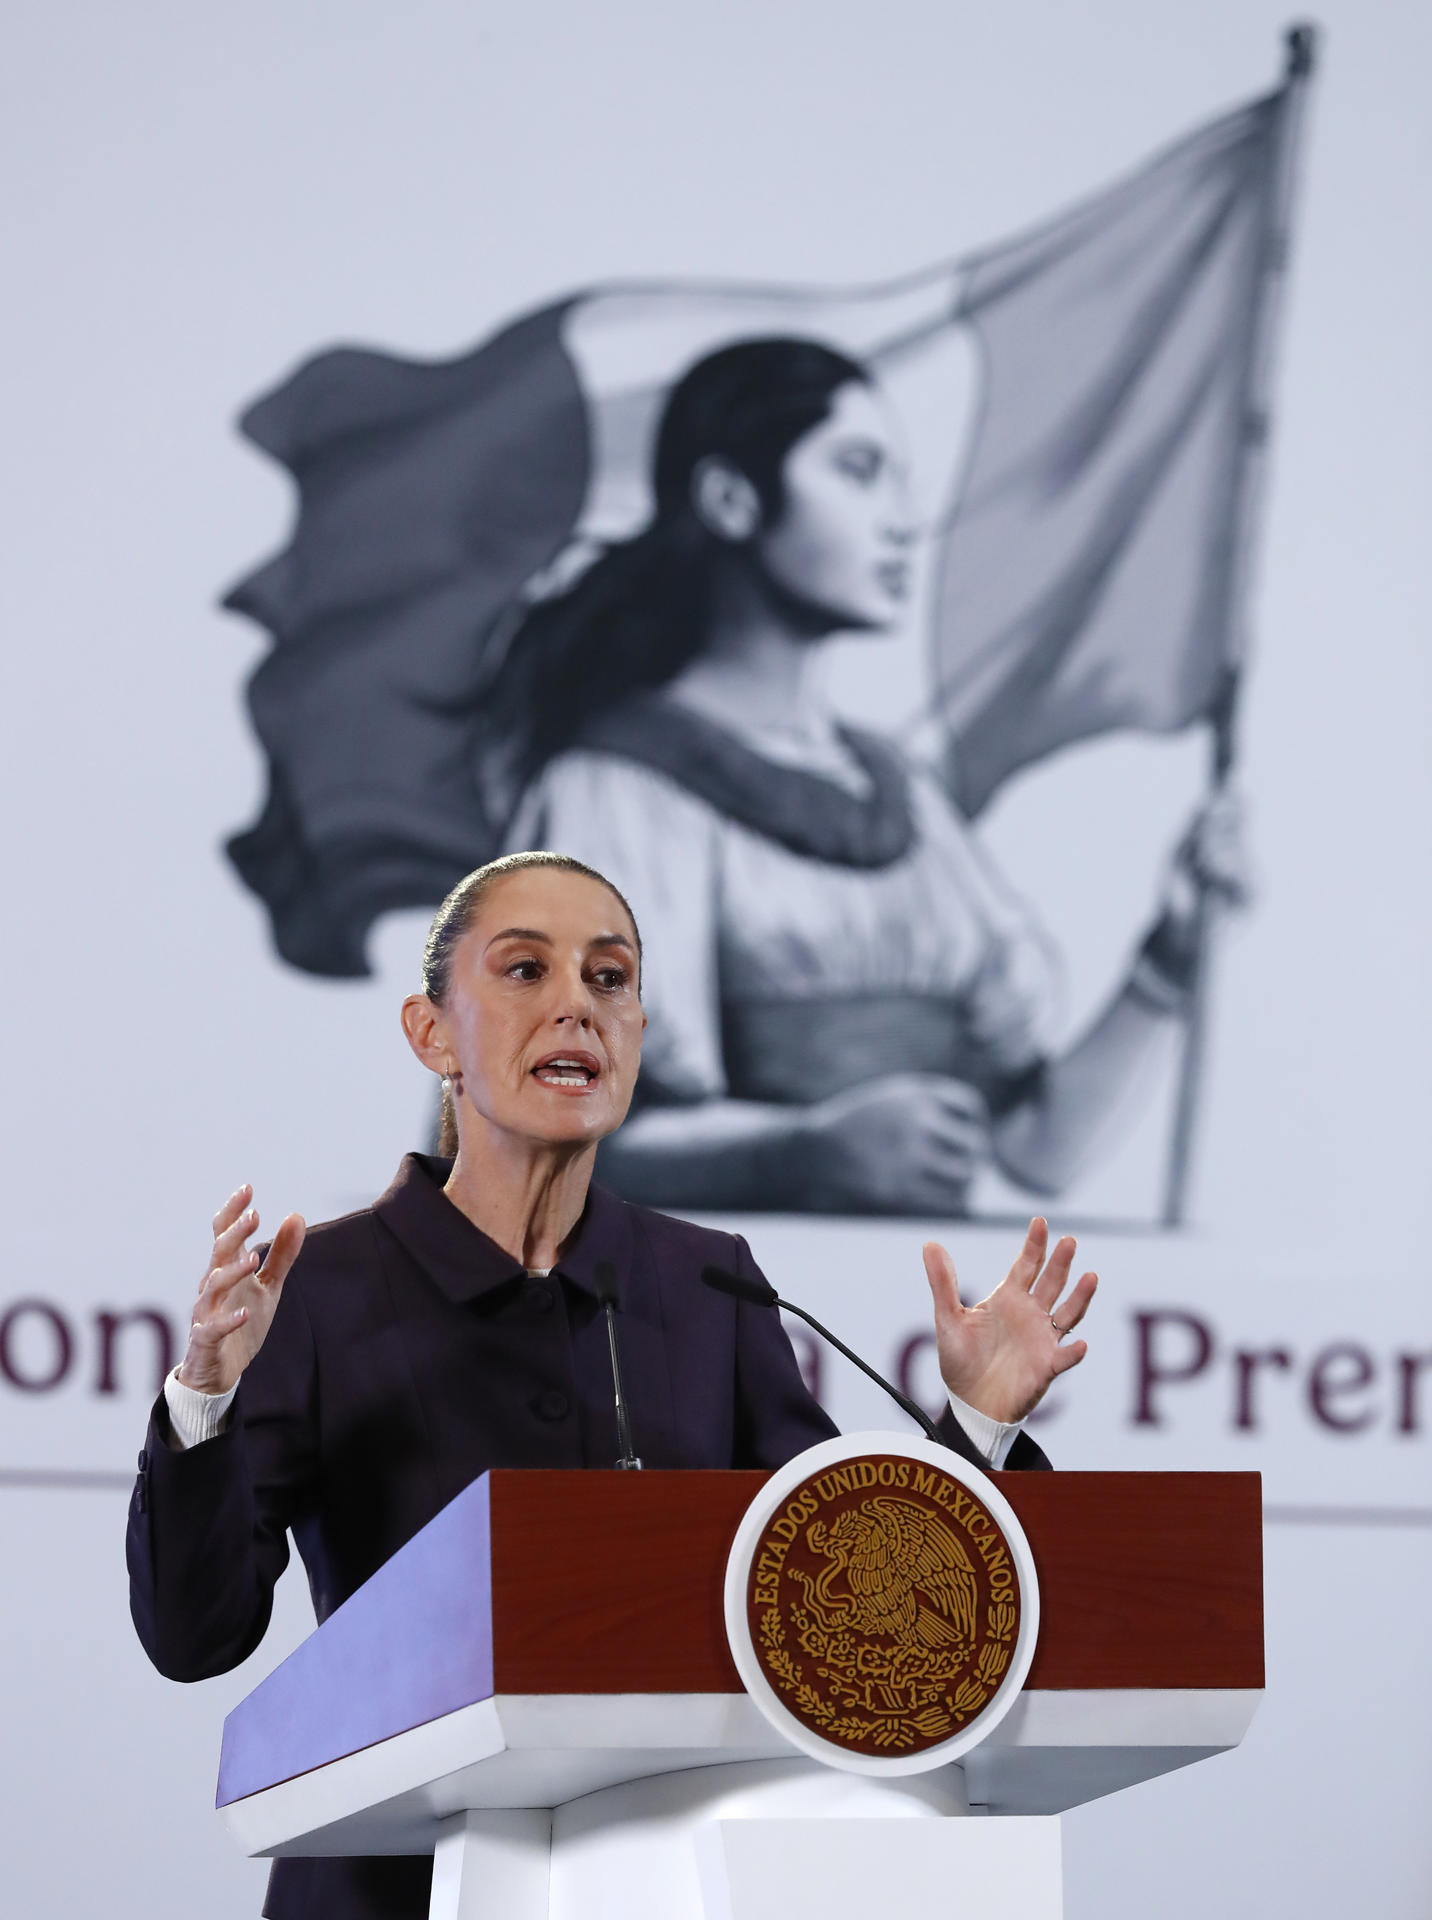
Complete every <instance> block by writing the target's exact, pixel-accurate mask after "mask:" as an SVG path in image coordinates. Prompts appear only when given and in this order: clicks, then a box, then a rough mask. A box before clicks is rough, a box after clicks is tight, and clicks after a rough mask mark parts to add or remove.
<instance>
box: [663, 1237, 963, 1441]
mask: <svg viewBox="0 0 1432 1920" xmlns="http://www.w3.org/2000/svg"><path fill="white" fill-rule="evenodd" d="M701 1278H702V1279H703V1280H704V1281H705V1282H706V1284H707V1286H708V1287H715V1288H716V1289H717V1290H718V1292H721V1293H729V1294H734V1295H735V1297H736V1298H737V1299H738V1300H749V1301H750V1303H751V1304H752V1306H756V1307H784V1309H785V1311H786V1312H787V1313H793V1314H794V1315H795V1316H796V1318H797V1319H798V1320H804V1321H805V1323H806V1325H807V1326H808V1327H813V1328H814V1329H815V1331H816V1332H817V1333H818V1334H819V1335H820V1337H821V1339H822V1340H828V1341H829V1342H830V1344H831V1345H832V1346H833V1347H834V1348H835V1350H836V1352H837V1353H843V1354H844V1355H845V1357H846V1359H847V1360H848V1361H849V1362H850V1364H851V1365H852V1366H854V1367H859V1369H860V1371H861V1372H862V1373H863V1374H864V1375H865V1376H866V1378H867V1379H869V1380H873V1381H874V1382H875V1384H876V1386H877V1387H883V1388H884V1389H885V1391H886V1393H888V1394H889V1396H890V1398H891V1399H892V1400H893V1401H894V1402H895V1404H896V1406H897V1407H899V1408H900V1410H901V1412H902V1413H908V1414H909V1416H910V1418H911V1419H912V1420H913V1421H914V1422H915V1425H916V1426H917V1427H919V1428H920V1429H921V1431H922V1432H923V1433H924V1434H925V1435H926V1437H927V1438H928V1439H931V1440H933V1441H934V1443H935V1445H936V1446H937V1447H947V1448H948V1447H949V1445H950V1443H949V1441H948V1440H947V1439H946V1438H945V1436H944V1434H942V1433H941V1432H940V1429H939V1428H938V1427H937V1426H936V1425H935V1423H934V1421H933V1420H932V1419H931V1418H930V1416H929V1414H928V1413H926V1411H925V1409H924V1408H923V1407H919V1406H916V1404H915V1402H914V1401H913V1400H912V1399H911V1398H910V1397H909V1395H908V1394H904V1393H901V1391H900V1389H899V1388H898V1387H895V1386H892V1385H891V1384H890V1382H889V1381H888V1380H887V1379H886V1378H885V1376H884V1375H883V1374H880V1373H877V1372H876V1371H875V1369H874V1367H872V1366H871V1365H870V1363H869V1361H867V1360H862V1359H861V1357H860V1355H859V1354H858V1353H853V1352H852V1351H851V1349H850V1348H849V1347H848V1346H846V1344H845V1342H844V1341H843V1340H838V1339H837V1338H836V1336H835V1335H834V1334H833V1333H832V1332H831V1330H830V1328H829V1327H825V1326H822V1325H821V1323H820V1321H819V1320H817V1319H816V1317H815V1315H814V1314H813V1313H807V1312H806V1310H805V1308H804V1307H798V1306H797V1305H796V1303H795V1302H794V1300H786V1299H783V1298H782V1297H781V1295H780V1294H778V1293H777V1292H776V1290H775V1288H774V1287H773V1286H771V1285H770V1284H769V1282H767V1281H764V1280H753V1279H751V1278H750V1277H749V1276H747V1275H744V1274H739V1273H731V1272H730V1271H729V1270H728V1269H727V1268H725V1267H703V1268H702V1270H701Z"/></svg>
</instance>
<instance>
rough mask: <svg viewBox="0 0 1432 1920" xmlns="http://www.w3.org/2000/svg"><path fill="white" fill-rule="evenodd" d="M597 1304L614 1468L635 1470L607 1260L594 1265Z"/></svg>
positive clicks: (611, 1275) (612, 1275)
mask: <svg viewBox="0 0 1432 1920" xmlns="http://www.w3.org/2000/svg"><path fill="white" fill-rule="evenodd" d="M597 1300H598V1302H599V1303H600V1305H601V1308H602V1311H603V1312H604V1313H605V1314H606V1316H607V1345H608V1346H609V1347H610V1348H611V1354H612V1394H613V1396H614V1398H615V1401H616V1409H617V1445H618V1446H619V1447H620V1448H621V1453H620V1454H619V1455H618V1457H617V1465H618V1466H619V1467H637V1468H639V1467H640V1466H641V1461H640V1460H638V1458H637V1457H636V1455H635V1453H633V1452H632V1444H631V1420H630V1418H629V1416H628V1414H627V1403H626V1395H625V1394H624V1393H623V1392H622V1363H621V1355H620V1354H619V1353H618V1352H617V1277H616V1273H615V1271H614V1270H613V1267H612V1263H611V1261H610V1260H600V1261H598V1263H597Z"/></svg>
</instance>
